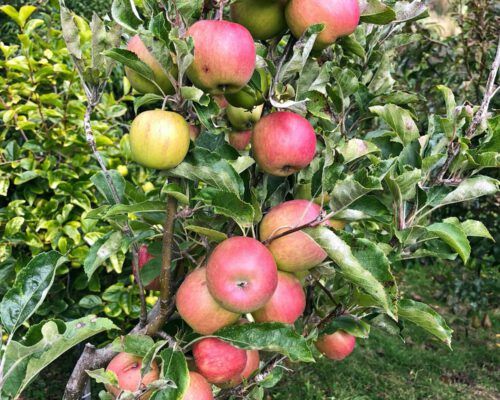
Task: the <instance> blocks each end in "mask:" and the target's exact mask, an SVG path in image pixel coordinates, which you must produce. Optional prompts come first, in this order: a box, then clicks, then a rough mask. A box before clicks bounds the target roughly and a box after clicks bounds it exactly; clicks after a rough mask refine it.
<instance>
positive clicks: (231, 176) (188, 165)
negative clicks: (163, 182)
mask: <svg viewBox="0 0 500 400" xmlns="http://www.w3.org/2000/svg"><path fill="white" fill-rule="evenodd" d="M169 174H170V175H173V176H177V177H180V178H186V179H189V180H192V181H202V182H205V183H206V184H208V185H211V186H213V187H215V188H217V189H220V190H223V191H226V192H230V193H234V194H235V195H236V196H238V197H240V196H241V195H242V194H243V192H244V186H243V181H242V179H241V177H240V176H239V175H238V174H237V173H236V171H235V170H234V168H233V167H231V165H230V164H229V162H228V161H227V160H224V159H223V158H221V157H220V155H218V154H217V153H214V152H211V151H209V150H207V149H204V148H201V147H197V148H195V149H194V150H193V151H190V152H189V154H188V155H187V157H186V158H185V159H184V161H183V162H182V163H181V164H179V165H178V166H177V167H175V168H174V169H171V170H170V171H169Z"/></svg>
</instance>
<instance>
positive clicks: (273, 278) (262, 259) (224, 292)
mask: <svg viewBox="0 0 500 400" xmlns="http://www.w3.org/2000/svg"><path fill="white" fill-rule="evenodd" d="M207 283H208V290H209V291H210V293H211V294H212V296H213V297H214V298H215V299H216V300H217V301H218V302H219V304H220V305H221V306H222V307H223V308H225V309H227V310H229V311H233V312H237V313H248V312H252V311H255V310H258V309H259V308H261V307H262V306H263V305H264V304H266V303H267V302H268V301H269V299H270V298H271V296H272V295H273V293H274V291H275V290H276V286H277V285H278V271H277V268H276V263H275V261H274V258H273V256H272V254H271V253H270V252H269V250H268V249H267V248H266V246H264V245H263V244H262V243H260V242H259V241H258V240H255V239H252V238H248V237H242V236H234V237H232V238H229V239H226V240H224V241H223V242H222V243H220V244H219V245H218V246H217V247H216V248H215V250H214V251H213V252H212V254H211V255H210V258H209V260H208V263H207Z"/></svg>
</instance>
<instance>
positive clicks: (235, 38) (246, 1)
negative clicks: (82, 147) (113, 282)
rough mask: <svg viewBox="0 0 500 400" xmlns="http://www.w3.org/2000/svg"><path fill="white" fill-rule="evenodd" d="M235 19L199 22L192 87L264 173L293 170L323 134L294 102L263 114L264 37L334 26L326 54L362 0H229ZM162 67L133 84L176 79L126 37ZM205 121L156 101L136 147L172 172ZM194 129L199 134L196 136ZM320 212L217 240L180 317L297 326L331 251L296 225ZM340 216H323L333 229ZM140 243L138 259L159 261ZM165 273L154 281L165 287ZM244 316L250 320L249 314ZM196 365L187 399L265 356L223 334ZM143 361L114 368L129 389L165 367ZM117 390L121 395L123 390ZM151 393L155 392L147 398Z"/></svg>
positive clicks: (244, 372) (274, 217)
mask: <svg viewBox="0 0 500 400" xmlns="http://www.w3.org/2000/svg"><path fill="white" fill-rule="evenodd" d="M230 8H231V19H232V21H224V20H200V21H197V22H196V23H194V24H193V25H192V26H191V27H189V29H188V30H187V36H189V37H191V38H192V39H193V42H194V59H193V62H192V64H191V65H190V66H189V67H188V69H187V71H186V73H187V77H188V78H189V80H190V81H191V82H192V84H193V85H195V86H196V87H198V88H199V89H202V90H203V91H205V92H206V93H208V94H210V95H212V96H213V97H214V99H215V100H216V101H217V103H218V104H219V106H220V107H221V108H223V109H225V112H226V116H227V118H228V120H229V122H230V124H231V126H232V127H233V128H234V132H232V133H230V134H229V137H228V139H229V142H230V144H232V145H233V146H234V147H235V148H236V149H237V150H241V151H242V150H245V149H248V148H249V146H250V145H251V152H252V155H253V158H254V159H255V160H256V162H257V165H258V167H259V168H260V170H261V171H262V172H265V173H267V174H270V175H273V176H281V177H286V176H289V175H291V174H294V173H296V172H298V171H300V170H301V169H303V168H305V167H307V166H308V165H309V164H310V163H311V161H312V160H313V159H314V157H315V152H316V134H315V131H314V128H313V126H312V125H311V123H310V122H309V121H308V120H307V119H306V118H304V117H303V116H301V115H298V114H296V113H293V112H290V111H274V112H270V113H268V114H267V115H265V116H263V117H262V113H263V107H264V103H265V101H266V97H267V96H268V91H269V88H270V85H271V77H270V76H269V74H268V72H267V71H266V70H265V69H261V68H257V69H256V46H255V43H254V40H268V39H272V38H275V37H277V36H279V35H281V34H283V33H285V32H286V30H287V29H289V30H290V32H291V34H292V35H294V36H295V37H297V38H299V37H300V36H301V35H302V34H303V33H304V32H305V31H306V29H307V28H308V27H309V26H311V25H313V24H319V23H321V24H324V29H323V31H322V32H321V33H320V34H319V35H318V37H317V39H316V42H315V44H314V48H315V49H316V50H317V51H321V50H322V49H324V48H326V47H327V46H329V45H331V44H332V43H334V42H335V40H336V39H337V38H338V37H341V36H345V35H349V34H351V33H352V32H353V31H354V30H355V29H356V27H357V25H358V23H359V17H360V10H359V4H358V0H239V1H236V2H234V3H232V4H231V6H230ZM128 49H129V50H130V51H133V52H134V53H135V54H136V55H137V56H138V57H139V58H140V59H141V60H142V61H143V62H144V63H146V64H147V65H148V66H149V67H150V68H151V70H152V71H153V74H154V81H150V80H148V79H145V78H144V77H142V76H140V75H139V74H137V73H136V72H134V71H132V70H130V69H128V68H127V69H126V74H127V77H128V79H129V81H130V82H131V85H132V86H133V88H134V89H136V90H137V91H139V92H141V93H156V94H161V95H170V94H173V93H174V87H173V85H172V82H171V81H170V79H169V76H168V75H171V76H175V75H176V74H177V68H176V66H175V65H173V67H172V70H171V71H168V73H167V72H166V71H165V70H164V69H163V68H162V67H161V65H160V63H159V62H158V61H157V60H156V59H155V58H154V56H153V55H152V53H151V52H150V51H149V50H148V48H147V47H146V46H145V44H144V42H143V41H142V40H141V38H140V37H139V36H134V37H132V38H131V39H130V41H129V43H128ZM198 133H199V128H197V127H196V126H194V125H191V126H190V125H189V124H188V123H187V122H186V120H185V119H184V118H183V117H182V116H181V115H180V114H178V113H175V112H171V111H164V110H151V111H145V112H143V113H141V114H139V115H138V116H137V117H136V118H135V119H134V121H133V123H132V126H131V128H130V146H131V152H132V156H133V158H134V160H135V161H136V162H138V163H139V164H141V165H143V166H145V167H149V168H155V169H160V170H165V169H171V168H173V167H175V166H177V165H178V164H179V163H181V162H182V160H183V159H184V158H185V156H186V154H187V153H188V150H189V145H190V140H191V139H193V140H194V139H195V138H196V136H197V134H198ZM190 138H191V139H190ZM321 217H322V210H321V207H320V206H319V205H318V204H315V203H314V202H311V201H308V200H291V201H286V202H284V203H281V204H279V205H277V206H275V207H273V208H272V209H271V210H269V212H268V213H267V214H266V215H265V216H264V218H263V219H262V221H261V223H260V227H259V238H260V240H261V241H262V242H261V241H258V240H256V239H253V238H249V237H239V236H234V237H230V238H229V239H226V240H224V241H223V242H221V243H219V244H218V246H217V247H216V248H215V249H214V251H213V252H212V253H211V255H210V257H209V258H208V261H207V263H206V266H204V267H201V268H197V269H195V270H194V271H192V272H190V273H189V274H188V275H187V276H186V278H185V280H184V281H183V283H182V284H181V286H180V287H179V289H178V291H177V294H176V308H177V312H178V314H179V315H180V317H181V318H182V319H183V320H184V321H185V323H186V324H188V325H189V326H190V327H191V328H192V329H193V331H195V332H197V333H199V334H201V335H212V334H214V333H215V332H217V331H218V330H219V329H221V328H224V327H226V326H229V325H232V324H236V323H251V322H252V321H253V322H257V323H259V322H280V323H284V324H294V323H295V321H296V320H297V319H298V318H299V317H300V316H301V315H302V314H303V312H304V309H305V305H306V296H305V293H304V289H303V288H302V283H301V278H302V277H304V276H305V275H307V271H308V270H310V269H311V268H313V267H315V266H317V265H318V264H320V263H322V262H323V261H324V260H325V258H326V257H327V254H326V253H325V252H324V250H323V249H322V248H321V247H320V246H319V245H318V244H317V243H316V242H315V241H314V240H312V239H311V238H310V237H309V236H308V235H306V234H305V233H304V232H302V231H300V230H298V231H294V232H292V233H290V232H288V234H286V235H281V234H282V233H283V232H286V231H290V230H291V229H293V228H295V227H297V226H301V225H303V224H307V223H310V222H313V221H320V220H321ZM337 222H338V221H323V222H322V224H324V225H327V226H330V227H333V226H335V224H336V223H337ZM151 257H152V256H151V255H150V254H149V253H148V249H147V247H146V246H143V247H141V248H140V252H139V267H140V268H143V267H144V266H145V265H146V264H147V262H148V261H149V260H150V259H151ZM158 285H159V282H158V280H155V281H153V282H151V283H150V284H149V285H148V287H147V289H150V290H157V289H158V288H159V286H158ZM243 316H245V317H246V318H243ZM354 346H355V338H354V337H353V336H351V335H349V334H348V333H346V332H343V331H337V332H335V333H333V334H330V335H323V336H320V337H319V339H318V341H317V342H316V347H317V348H318V350H319V351H320V352H321V353H323V354H324V355H325V356H326V357H328V358H330V359H333V360H342V359H343V358H344V357H346V356H347V355H349V354H350V353H351V352H352V351H353V349H354ZM192 351H193V358H194V365H195V367H196V371H197V372H191V373H190V378H191V380H190V386H189V390H188V392H187V393H186V395H185V397H184V399H201V400H203V399H212V398H213V396H212V391H211V387H210V384H214V385H217V386H219V387H222V388H227V387H234V386H236V385H238V384H240V383H241V382H242V381H244V380H246V379H248V378H249V377H250V376H251V375H252V374H253V373H254V372H255V371H256V370H257V369H258V367H259V353H258V352H257V351H255V350H243V349H239V348H237V347H235V346H232V345H231V344H229V343H226V342H224V341H222V340H220V339H218V338H216V337H201V338H200V339H199V340H198V341H197V342H196V343H195V344H194V345H193V348H192ZM140 368H141V359H140V358H138V357H136V356H133V355H130V354H126V353H121V354H119V355H118V356H116V357H115V358H114V359H113V361H112V362H111V363H110V364H109V366H108V370H111V371H113V372H115V374H116V375H117V377H118V381H119V388H116V387H110V388H108V390H109V391H110V392H111V393H112V394H115V395H116V394H117V393H119V390H120V388H121V389H122V390H123V389H126V390H132V391H134V390H137V389H138V388H139V387H141V385H147V383H149V382H151V381H153V380H155V379H157V378H158V376H159V371H158V367H157V366H156V364H153V366H152V369H151V371H150V372H149V373H148V374H146V375H145V376H143V377H142V379H141V375H140ZM117 391H118V392H117ZM142 398H143V399H147V398H148V397H147V394H145V395H143V397H142Z"/></svg>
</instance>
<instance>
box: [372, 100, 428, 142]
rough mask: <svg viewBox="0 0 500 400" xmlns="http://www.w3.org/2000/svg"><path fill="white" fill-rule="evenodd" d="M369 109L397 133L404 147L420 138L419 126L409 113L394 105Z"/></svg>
mask: <svg viewBox="0 0 500 400" xmlns="http://www.w3.org/2000/svg"><path fill="white" fill-rule="evenodd" d="M369 109H370V111H371V112H372V113H374V114H377V115H378V116H379V117H380V118H382V119H383V120H384V121H385V122H386V123H387V125H389V126H390V127H391V128H392V129H393V130H394V132H396V134H397V135H398V136H399V139H400V140H401V143H403V145H407V144H409V143H410V142H412V141H413V140H415V139H418V138H419V136H420V134H419V131H418V127H417V124H416V123H415V121H414V120H413V117H412V116H411V114H410V112H409V111H407V110H405V109H403V108H401V107H399V106H396V105H394V104H387V105H385V106H372V107H370V108H369Z"/></svg>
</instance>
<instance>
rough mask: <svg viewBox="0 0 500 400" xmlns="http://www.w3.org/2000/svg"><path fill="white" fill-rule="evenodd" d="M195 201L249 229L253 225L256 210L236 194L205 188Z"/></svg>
mask: <svg viewBox="0 0 500 400" xmlns="http://www.w3.org/2000/svg"><path fill="white" fill-rule="evenodd" d="M195 200H201V201H202V202H204V203H205V204H207V205H210V206H212V207H213V209H214V213H216V214H221V215H225V216H226V217H229V218H232V219H233V220H234V221H235V222H236V223H237V224H238V225H240V226H242V227H249V226H251V225H253V221H254V209H253V207H252V205H251V204H249V203H246V202H244V201H243V200H241V199H239V198H238V196H236V195H235V194H234V193H230V192H226V191H223V190H217V189H214V188H205V189H203V190H201V191H200V192H198V194H197V195H196V197H195Z"/></svg>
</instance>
